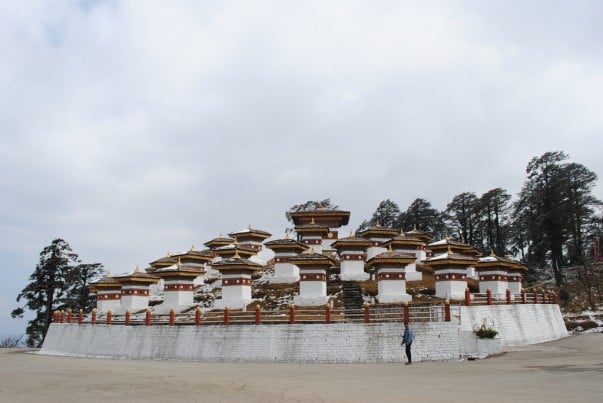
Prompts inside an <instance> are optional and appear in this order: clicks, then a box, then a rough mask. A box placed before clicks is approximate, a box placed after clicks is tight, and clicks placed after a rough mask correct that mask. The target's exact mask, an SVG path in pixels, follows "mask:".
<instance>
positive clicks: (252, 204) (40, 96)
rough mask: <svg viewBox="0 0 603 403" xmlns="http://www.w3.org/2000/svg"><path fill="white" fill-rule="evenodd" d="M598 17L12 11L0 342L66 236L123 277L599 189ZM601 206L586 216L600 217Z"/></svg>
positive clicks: (73, 4)
mask: <svg viewBox="0 0 603 403" xmlns="http://www.w3.org/2000/svg"><path fill="white" fill-rule="evenodd" d="M601 21H603V3H601V2H600V1H565V2H555V1H548V0H547V1H529V2H526V1H523V0H522V1H508V0H507V1H497V2H494V1H491V2H490V1H463V2H455V1H443V2H429V1H421V2H414V1H413V2H410V1H409V2H405V1H366V2H363V1H350V0H345V1H316V2H311V1H304V2H299V1H291V2H288V1H240V2H239V1H226V2H225V1H215V2H206V1H163V2H158V1H52V2H48V1H18V0H14V1H3V2H0V46H1V49H2V58H1V61H0V91H1V95H0V186H1V189H2V190H1V194H2V196H1V199H0V200H1V202H0V226H1V230H0V242H1V244H0V254H1V256H0V257H1V262H2V271H1V272H2V274H3V279H2V281H1V282H0V336H3V335H13V334H19V333H22V332H23V331H24V328H25V321H19V320H15V319H10V311H11V310H12V309H13V308H15V307H16V306H17V303H16V301H15V297H16V295H17V294H18V293H19V291H20V290H21V289H22V288H23V287H24V286H25V285H26V284H27V281H28V277H29V275H30V274H31V273H32V272H33V270H34V268H35V266H36V263H37V262H38V260H39V252H40V251H41V250H42V248H44V247H45V246H47V245H49V244H50V243H51V242H52V240H53V239H54V238H56V237H61V238H63V239H65V240H66V241H67V242H69V243H70V245H71V246H72V248H73V249H74V251H75V252H76V253H78V254H79V255H80V258H81V259H82V260H83V261H84V262H86V263H93V262H101V263H103V264H104V265H105V267H106V269H108V270H110V271H111V272H112V273H114V274H117V273H122V272H126V271H130V270H132V269H134V268H135V266H136V265H137V264H138V265H141V266H142V267H144V266H145V265H146V264H147V263H148V262H150V261H152V260H154V259H156V258H158V257H161V256H163V255H165V253H167V252H168V251H172V252H173V251H180V250H186V249H188V248H190V246H191V245H192V244H193V243H194V244H195V245H196V246H198V247H199V248H201V247H202V243H203V242H206V241H208V240H209V239H211V238H213V237H215V236H217V235H218V234H219V233H220V232H222V233H224V234H226V233H228V232H231V231H235V230H240V229H243V228H246V227H247V226H248V225H249V224H251V225H252V226H253V227H254V228H259V229H263V230H267V231H269V232H272V233H273V234H274V235H275V236H278V237H280V236H282V235H283V231H284V229H285V227H286V226H287V223H286V220H285V211H286V210H287V208H288V207H290V206H292V205H294V204H297V203H301V202H305V201H307V200H317V199H324V198H327V197H330V198H331V199H332V200H333V201H334V202H335V203H337V204H338V205H339V206H340V207H341V208H342V209H346V210H350V211H351V212H352V214H351V220H350V227H348V228H345V229H344V230H343V231H345V232H347V231H349V229H350V228H355V227H356V226H358V224H359V223H360V222H362V221H363V220H364V219H366V218H369V217H370V216H371V214H372V213H373V211H374V210H375V208H376V206H377V205H378V203H379V202H380V201H381V200H384V199H388V198H389V199H392V200H394V201H395V202H397V203H398V204H399V205H400V208H401V209H402V210H405V209H406V208H407V207H408V205H409V204H410V203H411V202H412V201H413V200H414V199H416V198H417V197H422V198H424V199H426V200H428V201H430V202H431V203H432V205H433V206H434V207H436V208H437V209H440V210H441V209H444V208H445V207H446V204H447V203H448V202H450V201H451V200H452V198H453V197H454V196H455V195H456V194H459V193H462V192H466V191H471V192H475V193H476V194H477V195H478V196H479V195H481V194H482V193H484V192H486V191H487V190H490V189H492V188H495V187H502V188H504V189H506V190H507V191H508V192H509V193H511V194H513V195H516V194H517V193H518V192H519V190H520V188H521V185H522V183H523V181H524V180H525V167H526V165H527V163H528V162H529V161H530V159H531V158H533V157H535V156H540V155H541V154H543V153H544V152H546V151H556V150H562V151H565V152H566V153H567V154H569V155H570V157H571V161H573V162H578V163H581V164H583V165H585V166H586V167H587V168H589V169H590V170H592V171H594V172H595V173H596V174H597V175H599V176H601V175H602V174H603V158H601V147H600V145H601V135H600V133H601V132H602V131H603V113H602V112H603V111H602V108H603V102H602V101H603V100H602V97H603V95H602V94H603V54H602V51H603V47H602V43H603V25H602V24H601ZM601 189H602V188H601V185H598V186H597V187H596V188H595V192H594V193H595V195H596V196H597V197H599V198H603V191H602V190H601Z"/></svg>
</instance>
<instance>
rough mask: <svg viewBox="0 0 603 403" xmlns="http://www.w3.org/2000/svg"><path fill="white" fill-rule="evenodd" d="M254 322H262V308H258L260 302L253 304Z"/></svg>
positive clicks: (257, 323) (259, 323)
mask: <svg viewBox="0 0 603 403" xmlns="http://www.w3.org/2000/svg"><path fill="white" fill-rule="evenodd" d="M255 324H256V325H261V324H262V310H261V308H260V304H257V305H256V306H255Z"/></svg>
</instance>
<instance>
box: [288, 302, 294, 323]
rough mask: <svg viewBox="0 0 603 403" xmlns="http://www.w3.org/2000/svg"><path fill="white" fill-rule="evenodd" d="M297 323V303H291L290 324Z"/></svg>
mask: <svg viewBox="0 0 603 403" xmlns="http://www.w3.org/2000/svg"><path fill="white" fill-rule="evenodd" d="M294 323H295V305H293V304H291V305H289V324H290V325H292V324H294Z"/></svg>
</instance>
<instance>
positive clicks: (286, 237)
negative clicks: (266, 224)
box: [285, 231, 290, 239]
mask: <svg viewBox="0 0 603 403" xmlns="http://www.w3.org/2000/svg"><path fill="white" fill-rule="evenodd" d="M285 239H290V238H289V233H288V232H286V231H285Z"/></svg>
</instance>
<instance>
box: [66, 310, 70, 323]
mask: <svg viewBox="0 0 603 403" xmlns="http://www.w3.org/2000/svg"><path fill="white" fill-rule="evenodd" d="M67 323H71V308H68V309H67Z"/></svg>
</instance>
